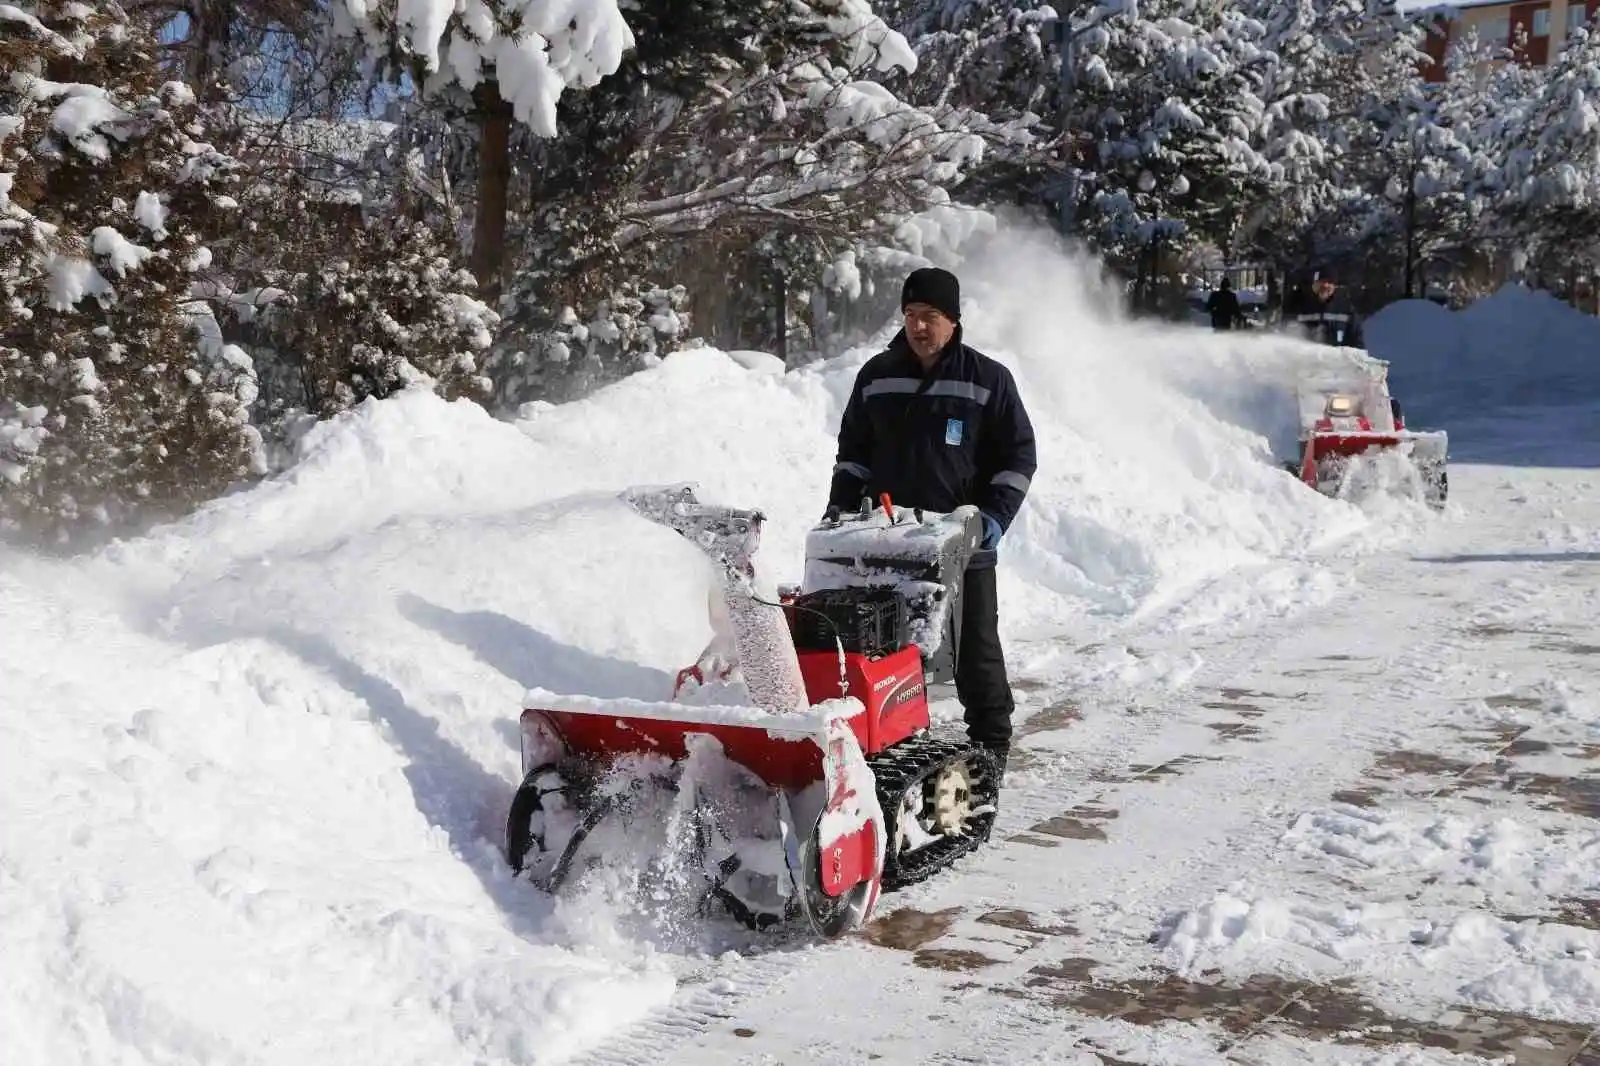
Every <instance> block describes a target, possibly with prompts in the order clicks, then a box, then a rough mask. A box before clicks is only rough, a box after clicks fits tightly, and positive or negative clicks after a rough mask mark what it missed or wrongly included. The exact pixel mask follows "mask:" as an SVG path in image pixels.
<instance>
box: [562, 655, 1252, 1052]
mask: <svg viewBox="0 0 1600 1066" xmlns="http://www.w3.org/2000/svg"><path fill="white" fill-rule="evenodd" d="M1277 639H1278V637H1277V636H1276V635H1275V634H1267V635H1260V636H1256V637H1254V638H1244V639H1229V640H1226V641H1223V642H1219V644H1218V645H1217V646H1218V647H1221V648H1224V649H1226V650H1225V652H1224V653H1223V654H1221V655H1219V656H1217V658H1216V659H1215V660H1207V661H1206V662H1205V663H1204V664H1202V666H1201V668H1200V670H1199V671H1198V672H1197V674H1196V677H1199V676H1201V675H1206V676H1211V677H1216V678H1228V677H1232V676H1233V675H1234V674H1235V673H1236V672H1237V670H1238V668H1239V665H1240V664H1241V663H1244V662H1248V661H1250V660H1251V659H1252V658H1254V657H1255V656H1257V655H1258V654H1259V653H1260V652H1261V651H1262V650H1263V649H1264V648H1265V647H1267V646H1269V645H1271V644H1272V643H1274V642H1275V641H1276V640H1277ZM1220 683H1221V682H1220V681H1219V684H1220ZM1040 695H1041V697H1042V699H1041V701H1040V704H1041V705H1040V707H1039V708H1038V710H1037V711H1035V712H1034V713H1035V714H1037V713H1042V712H1043V711H1045V710H1046V709H1048V708H1049V707H1050V706H1051V705H1052V704H1053V703H1055V702H1056V701H1059V700H1062V699H1070V698H1074V697H1075V696H1077V695H1078V694H1077V693H1075V692H1073V691H1071V690H1070V689H1069V688H1065V687H1052V688H1047V689H1044V690H1042V691H1041V693H1040ZM1079 702H1080V704H1082V703H1083V702H1085V701H1081V700H1080V701H1079ZM1200 702H1201V701H1199V700H1197V699H1195V698H1194V696H1193V686H1189V685H1186V686H1184V689H1183V690H1181V691H1180V692H1179V693H1178V694H1177V695H1174V696H1171V697H1169V698H1168V699H1167V700H1165V701H1163V705H1161V706H1157V707H1150V708H1147V709H1144V710H1142V711H1141V713H1139V714H1124V715H1120V716H1118V717H1117V718H1116V719H1115V720H1114V724H1113V727H1112V729H1111V730H1110V732H1109V733H1108V735H1106V736H1105V737H1103V738H1102V739H1101V740H1100V741H1099V742H1098V743H1097V744H1096V745H1095V747H1094V748H1093V749H1092V750H1090V751H1087V752H1081V753H1071V754H1070V755H1069V756H1068V757H1069V758H1071V759H1072V762H1073V763H1074V764H1075V765H1074V767H1073V768H1074V769H1075V770H1076V771H1077V773H1078V775H1079V779H1080V780H1081V781H1082V782H1083V784H1082V785H1081V786H1079V787H1076V788H1073V789H1072V790H1071V792H1070V793H1067V794H1063V792H1062V791H1060V790H1059V789H1058V788H1055V787H1052V786H1051V784H1050V783H1044V784H1036V785H1031V786H1027V787H1023V788H1019V789H1016V790H1015V791H1014V792H1008V794H1007V795H1006V796H1005V797H1004V801H1003V803H1002V805H1001V814H1000V818H999V820H998V821H997V824H996V827H995V832H994V836H993V838H992V841H991V843H990V844H989V845H988V848H987V854H986V851H985V849H980V851H979V852H978V853H977V854H976V855H973V856H967V857H965V858H963V859H962V860H960V861H958V862H957V863H956V864H955V866H954V868H953V869H951V870H948V871H946V872H944V873H943V874H942V875H939V876H936V877H934V878H933V879H932V880H930V881H927V882H923V883H921V884H917V885H912V886H909V887H908V888H905V889H902V890H900V891H897V892H894V893H891V894H888V895H885V896H883V897H881V898H880V900H879V904H878V910H877V913H878V915H880V916H882V915H885V914H887V913H890V912H892V911H893V910H895V909H896V908H899V907H917V906H919V905H923V904H926V903H927V901H928V900H929V899H930V898H932V897H935V896H937V895H939V894H941V893H944V892H948V891H952V890H954V888H955V887H958V886H959V885H960V884H961V883H962V882H963V881H964V880H966V879H968V878H971V877H973V876H977V875H981V873H982V868H981V866H979V865H978V864H983V863H984V860H985V859H986V858H987V857H988V855H989V854H992V853H993V852H996V851H1000V850H1005V849H1013V850H1016V849H1023V848H1026V847H1027V845H1026V844H1022V843H1017V842H1014V841H1012V840H1008V839H1007V837H1008V835H1011V836H1014V835H1016V834H1017V833H1018V832H1020V831H1023V830H1025V829H1026V827H1027V826H1031V825H1033V824H1035V823H1037V822H1039V821H1041V820H1043V819H1046V818H1049V817H1052V816H1054V815H1056V814H1059V813H1060V812H1061V810H1063V809H1065V808H1067V807H1075V806H1080V805H1083V804H1088V803H1093V802H1096V801H1097V800H1099V799H1102V798H1103V797H1104V796H1105V795H1106V794H1107V792H1108V790H1110V789H1112V788H1114V787H1115V786H1116V783H1117V781H1118V780H1119V779H1121V780H1122V781H1124V782H1126V781H1127V780H1130V779H1131V770H1132V768H1133V767H1135V766H1148V767H1150V769H1149V770H1147V771H1146V772H1145V773H1146V775H1152V774H1154V773H1155V771H1157V770H1158V769H1160V768H1162V767H1166V766H1168V765H1170V764H1171V763H1172V762H1174V761H1175V760H1176V759H1182V758H1185V757H1187V756H1186V755H1185V754H1178V755H1172V756H1164V757H1159V758H1158V757H1156V756H1146V758H1147V759H1155V760H1156V761H1155V762H1154V763H1153V764H1152V763H1150V762H1148V761H1144V762H1142V761H1141V760H1140V757H1139V756H1140V754H1141V753H1142V752H1144V751H1146V750H1147V749H1148V748H1149V747H1150V746H1151V745H1152V744H1154V745H1158V746H1159V745H1161V744H1163V743H1164V739H1163V734H1164V733H1165V732H1166V731H1167V730H1168V729H1169V728H1170V727H1171V726H1172V724H1173V723H1174V719H1175V718H1176V719H1179V720H1182V719H1184V718H1186V717H1187V718H1195V717H1199V716H1200V715H1201V713H1202V711H1203V708H1201V707H1200V706H1199V704H1200ZM1029 717H1031V716H1029ZM1027 721H1028V718H1027V717H1023V718H1019V719H1018V721H1017V724H1018V725H1019V726H1020V725H1025V724H1026V722H1027ZM950 728H952V726H951V724H950V723H944V724H943V725H942V727H941V724H940V723H936V724H935V732H944V731H948V730H949V729H950ZM955 728H957V729H959V727H958V726H956V727H955ZM1152 779H1154V778H1152ZM860 943H861V940H860V938H859V936H852V937H847V938H845V939H843V940H840V941H834V942H826V943H815V944H810V945H808V946H806V947H803V948H801V949H800V950H799V951H786V950H783V948H782V947H781V946H778V945H774V946H773V949H772V950H768V951H763V952H762V953H760V954H751V955H743V956H741V957H740V958H739V959H738V960H736V961H733V962H731V963H721V962H713V963H708V964H706V965H704V966H700V967H693V968H691V970H690V972H689V974H688V975H686V976H685V977H684V978H681V980H683V981H684V984H683V985H682V986H681V987H680V988H679V990H678V991H677V992H676V993H675V994H674V995H673V997H672V1000H671V1001H670V1002H669V1003H668V1004H667V1005H666V1006H664V1007H662V1008H659V1009H658V1010H657V1011H656V1012H655V1013H654V1014H652V1015H651V1016H649V1017H648V1018H647V1019H645V1020H644V1021H641V1022H639V1023H636V1024H635V1025H634V1026H632V1027H630V1028H628V1029H626V1030H623V1031H620V1032H619V1033H618V1034H617V1035H616V1036H614V1037H612V1038H610V1039H608V1040H606V1041H605V1042H604V1043H602V1044H600V1045H599V1046H597V1047H595V1048H593V1049H591V1050H589V1051H588V1052H586V1053H584V1054H582V1055H580V1056H578V1057H576V1058H574V1059H572V1060H571V1062H572V1066H623V1064H633V1063H637V1062H641V1061H651V1062H660V1061H662V1058H661V1057H662V1056H663V1055H665V1054H669V1053H671V1052H672V1051H674V1050H676V1049H677V1048H679V1047H681V1046H682V1045H684V1044H685V1043H686V1042H687V1041H691V1040H694V1039H696V1038H697V1037H700V1036H703V1035H705V1034H707V1033H708V1032H709V1031H710V1030H711V1028H712V1027H713V1026H714V1025H716V1024H717V1023H719V1022H727V1021H729V1020H731V1019H732V1018H733V1017H734V1016H735V1012H736V1011H737V1008H738V1007H739V1006H740V1005H741V1004H743V1003H746V1002H750V1001H752V1000H756V999H759V998H761V997H763V996H765V995H767V994H768V993H771V992H775V991H777V990H778V988H779V986H780V985H782V984H783V983H784V982H785V981H787V980H789V979H790V978H792V977H794V976H797V975H798V974H800V973H801V972H802V971H803V970H804V969H805V968H806V967H807V966H809V965H811V964H812V963H820V964H821V965H823V966H827V965H829V962H830V960H831V959H832V958H834V957H835V956H837V955H838V954H841V953H843V952H844V951H846V950H851V949H853V948H855V947H857V946H859V945H860Z"/></svg>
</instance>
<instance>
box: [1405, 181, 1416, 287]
mask: <svg viewBox="0 0 1600 1066" xmlns="http://www.w3.org/2000/svg"><path fill="white" fill-rule="evenodd" d="M1410 178H1411V180H1410V181H1408V182H1407V183H1406V292H1405V298H1406V299H1407V300H1409V299H1411V297H1412V296H1413V295H1414V294H1413V293H1412V282H1413V279H1414V277H1415V274H1416V269H1417V164H1416V161H1415V160H1414V159H1413V160H1412V163H1411V175H1410Z"/></svg>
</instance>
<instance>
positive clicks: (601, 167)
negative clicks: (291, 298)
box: [494, 0, 985, 405]
mask: <svg viewBox="0 0 1600 1066" xmlns="http://www.w3.org/2000/svg"><path fill="white" fill-rule="evenodd" d="M630 22H631V23H632V24H633V26H634V30H635V33H636V35H637V38H638V40H639V41H640V45H639V50H638V53H637V54H636V55H632V56H630V57H629V58H628V59H627V60H625V61H624V62H623V64H622V65H621V67H620V68H619V69H618V71H617V72H616V74H615V75H613V76H611V77H609V78H607V79H605V80H604V81H602V82H601V83H600V84H599V85H597V86H596V87H595V88H593V89H591V90H589V91H588V92H586V93H584V94H582V95H581V96H578V97H575V98H574V99H573V100H572V102H571V107H570V110H568V111H566V112H564V113H563V116H562V122H563V131H562V136H561V137H559V138H557V139H554V140H551V141H549V142H546V143H543V144H540V145H538V146H536V147H535V158H534V161H533V164H534V165H533V167H532V168H531V169H532V173H531V176H530V180H531V183H532V185H533V190H532V194H531V197H530V202H531V205H532V212H531V214H530V215H529V217H528V218H527V219H526V221H525V222H524V223H523V224H522V226H521V227H520V231H521V232H520V235H519V244H520V248H519V258H520V259H521V260H522V261H523V262H525V263H527V264H528V267H527V269H524V270H523V271H521V272H520V273H519V274H518V276H517V277H516V279H515V280H514V282H513V285H512V290H511V293H510V295H511V300H510V302H509V304H508V306H507V308H506V313H507V328H506V329H504V330H502V332H501V335H500V337H499V338H498V340H497V344H496V352H495V355H494V377H495V379H496V384H497V388H498V390H499V399H500V401H501V402H502V403H504V404H507V405H514V404H516V403H519V402H522V401H523V400H527V399H534V398H539V399H552V400H559V399H564V398H569V397H571V396H573V395H579V394H581V393H582V392H583V391H586V390H587V389H589V388H591V387H593V386H594V385H596V384H601V383H604V382H605V381H608V380H612V379H614V378H616V377H619V376H621V375H623V374H626V373H628V372H630V371H632V370H634V369H637V368H638V367H640V366H642V365H647V363H648V361H649V360H651V359H652V358H654V357H656V356H658V355H659V354H662V353H664V352H665V351H669V350H671V348H673V347H675V346H677V345H678V344H680V343H681V342H682V341H683V340H685V339H686V338H687V337H688V336H689V335H690V334H689V331H690V330H691V329H692V330H693V331H694V332H695V334H696V335H702V336H709V337H711V338H712V339H714V340H720V339H723V338H726V337H727V336H728V335H727V334H722V333H719V331H718V329H717V328H716V327H717V323H718V321H719V320H722V321H727V322H736V321H748V319H749V317H751V316H752V315H753V314H757V313H760V314H765V315H767V316H770V317H773V318H776V317H778V316H779V315H782V314H785V313H786V308H787V304H786V303H785V301H786V299H793V298H794V297H785V296H783V295H782V294H780V293H778V292H777V291H776V285H775V280H776V277H777V276H779V275H781V276H783V277H785V278H786V279H787V282H788V284H789V292H790V293H793V294H795V296H797V297H798V298H799V299H800V300H803V299H804V297H805V294H806V293H808V292H809V291H810V288H811V286H812V285H813V284H814V283H815V282H816V281H817V280H818V279H819V278H820V277H821V275H822V273H823V272H824V271H825V270H826V269H827V267H828V265H829V264H831V263H832V262H833V261H834V260H835V259H836V258H837V257H838V256H839V255H840V254H841V253H843V252H845V251H847V250H848V249H850V248H852V247H855V246H857V245H858V244H860V243H865V242H877V241H885V240H887V239H889V238H891V237H892V235H893V234H894V232H895V231H896V229H897V227H898V226H899V225H900V224H901V223H902V222H903V221H904V220H905V219H906V218H907V217H909V216H911V215H914V214H915V213H916V212H918V211H920V210H922V209H924V208H925V207H927V206H928V205H930V204H936V203H941V202H944V201H945V199H946V198H947V197H946V190H947V189H950V188H953V187H955V186H957V185H959V184H960V182H961V181H962V180H963V179H964V177H965V175H966V174H967V173H969V172H970V169H971V167H972V166H973V165H974V164H975V163H976V162H977V161H979V160H981V159H982V158H983V155H984V151H985V138H984V136H983V135H982V133H981V132H979V131H977V130H975V129H974V126H973V121H974V118H973V116H971V115H969V114H967V113H964V112H962V111H960V110H958V109H954V108H946V109H935V108H919V107H914V106H912V105H910V104H908V103H906V102H905V101H904V100H903V99H901V98H900V97H899V96H897V95H896V93H895V92H894V91H892V90H891V89H890V88H888V87H886V85H885V84H884V83H883V82H882V81H881V80H877V79H879V78H880V77H881V76H882V75H884V74H885V73H887V72H889V71H892V70H895V69H915V67H916V62H917V60H916V56H915V55H914V54H913V53H912V51H911V50H910V48H909V46H908V44H907V42H906V40H905V38H904V37H903V36H902V35H901V34H899V33H896V32H895V31H893V30H892V29H890V28H889V27H888V26H887V25H886V24H885V23H884V22H883V21H882V20H881V19H880V18H878V17H877V16H876V15H875V14H874V13H873V11H872V9H871V7H870V6H869V5H868V4H867V3H865V2H864V0H812V2H810V3H790V2H787V0H749V2H743V3H741V2H737V0H710V2H707V3H703V4H697V5H693V6H692V10H686V9H685V8H684V7H683V5H678V4H672V3H660V2H657V3H643V4H640V5H638V7H637V8H636V9H633V10H630ZM641 263H647V264H649V269H648V270H645V271H641V270H640V267H639V264H641ZM769 294H770V295H769ZM685 296H687V298H688V301H689V302H687V303H685V300H684V297H685ZM752 297H755V298H754V299H752ZM774 305H777V306H776V307H775V306H774ZM686 309H687V310H690V311H691V312H692V315H693V317H692V319H688V320H686V318H685V315H684V314H683V312H684V310H686ZM575 327H576V328H575ZM702 331H704V332H702ZM736 335H737V334H736ZM743 335H745V336H748V335H749V334H748V333H745V334H743Z"/></svg>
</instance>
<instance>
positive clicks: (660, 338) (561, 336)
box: [486, 281, 689, 410]
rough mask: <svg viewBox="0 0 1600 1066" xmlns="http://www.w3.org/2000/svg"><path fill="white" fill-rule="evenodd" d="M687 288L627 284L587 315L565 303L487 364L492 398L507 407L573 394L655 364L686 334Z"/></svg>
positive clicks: (572, 396)
mask: <svg viewBox="0 0 1600 1066" xmlns="http://www.w3.org/2000/svg"><path fill="white" fill-rule="evenodd" d="M688 299H689V294H688V291H687V290H686V289H685V288H684V287H683V286H682V285H674V286H673V287H672V288H670V289H666V288H662V287H661V286H659V285H651V284H649V283H640V282H636V281H630V282H626V283H624V284H623V285H621V286H619V287H618V288H617V289H616V290H615V291H613V292H611V293H609V294H607V295H606V296H605V297H603V298H602V299H600V300H598V301H596V302H595V303H594V304H593V305H592V307H588V308H586V309H585V310H586V313H585V314H584V315H582V316H580V314H579V312H578V311H577V310H576V309H575V308H574V307H572V306H571V305H567V306H564V307H562V308H561V310H560V312H559V313H557V314H556V315H555V316H554V318H553V319H552V320H551V321H549V322H548V323H545V324H544V325H543V328H540V329H536V330H534V331H532V332H530V333H529V334H526V335H525V337H526V340H525V342H524V343H523V345H522V346H520V347H510V346H507V347H504V348H502V349H500V350H498V351H496V352H495V354H494V355H493V356H492V357H491V358H490V360H489V361H488V364H487V368H486V369H487V372H488V373H489V374H490V376H491V377H492V378H493V380H494V390H495V402H496V405H497V406H498V407H499V408H500V409H503V410H512V409H515V408H516V407H518V406H520V405H521V404H523V403H526V402H528V401H529V400H534V399H539V400H546V401H549V402H551V403H560V402H564V401H566V400H572V399H577V398H579V397H582V396H585V395H587V394H588V393H590V392H592V391H593V390H595V389H597V388H599V387H601V386H603V385H607V384H610V383H611V382H613V381H616V380H618V379H620V378H623V377H626V376H627V375H628V374H631V373H633V372H634V371H636V370H643V369H645V368H647V367H650V366H654V365H655V364H656V363H658V362H659V361H660V359H661V358H662V357H663V356H665V355H667V354H668V353H669V352H671V351H673V350H674V349H676V348H677V347H678V346H679V344H680V343H681V342H682V341H683V340H684V339H685V337H686V335H687V333H688V322H689V316H688V312H687V310H686V307H687V304H688Z"/></svg>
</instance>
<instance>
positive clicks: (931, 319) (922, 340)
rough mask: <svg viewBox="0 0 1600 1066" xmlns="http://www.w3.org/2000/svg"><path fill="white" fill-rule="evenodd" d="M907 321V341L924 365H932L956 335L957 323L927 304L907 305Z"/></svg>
mask: <svg viewBox="0 0 1600 1066" xmlns="http://www.w3.org/2000/svg"><path fill="white" fill-rule="evenodd" d="M905 320H906V340H908V341H910V342H911V350H912V351H914V352H916V353H917V358H918V359H920V360H922V361H923V362H924V363H932V362H933V360H934V358H935V357H936V356H937V355H938V354H939V353H940V352H942V351H944V346H945V345H947V344H949V343H950V338H951V337H954V336H955V335H956V324H955V322H954V321H952V320H951V319H949V318H946V317H945V314H944V312H943V311H939V310H936V309H934V308H932V307H929V306H928V305H927V304H907V305H906V310H905Z"/></svg>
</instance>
